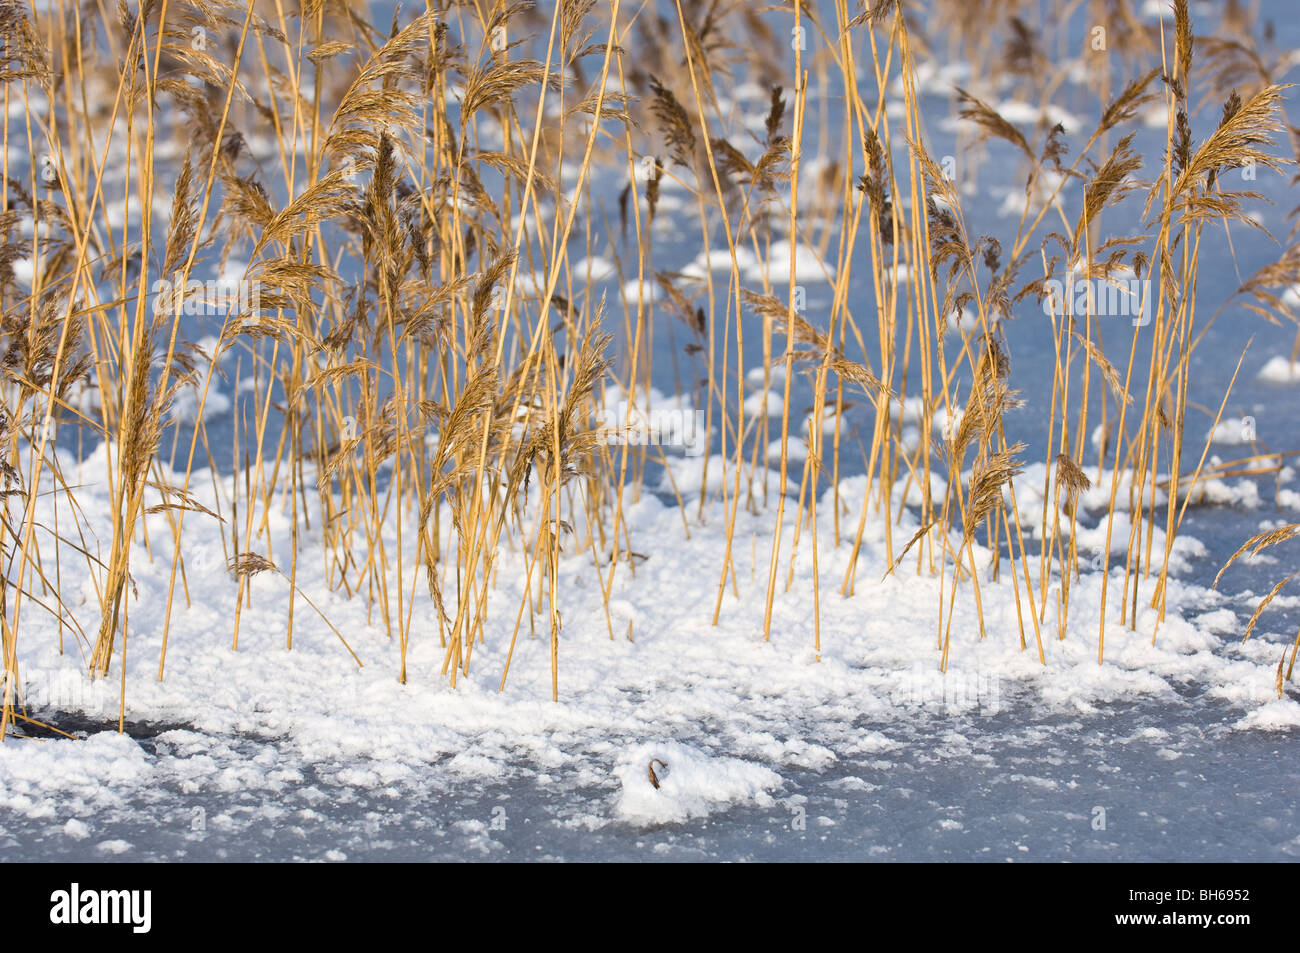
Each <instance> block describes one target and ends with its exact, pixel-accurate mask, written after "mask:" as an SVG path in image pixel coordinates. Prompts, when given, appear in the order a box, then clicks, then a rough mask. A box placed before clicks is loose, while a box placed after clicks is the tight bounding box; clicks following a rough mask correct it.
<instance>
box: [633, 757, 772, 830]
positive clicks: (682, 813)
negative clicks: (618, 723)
mask: <svg viewBox="0 0 1300 953" xmlns="http://www.w3.org/2000/svg"><path fill="white" fill-rule="evenodd" d="M651 769H653V770H654V771H655V773H656V780H657V781H658V785H659V786H658V787H657V788H656V787H655V786H654V784H653V783H652V782H651V780H650V771H651ZM614 774H615V776H616V777H617V778H618V781H619V783H620V784H621V785H622V792H621V793H620V795H619V798H618V802H617V805H616V811H617V814H618V816H619V818H621V819H622V820H625V821H628V822H629V823H632V824H638V825H650V824H664V823H668V822H670V821H684V820H687V819H689V818H692V817H704V816H706V815H708V814H709V813H711V812H712V811H714V810H717V809H718V808H719V807H723V806H726V805H728V804H731V803H747V802H752V803H754V804H757V805H758V806H760V807H766V806H769V805H771V804H772V798H771V796H770V793H769V792H771V791H772V790H774V789H776V788H778V787H780V786H781V777H780V775H778V774H777V773H776V772H775V771H773V770H772V769H771V768H768V767H765V766H763V765H761V764H754V763H752V762H749V761H744V760H741V759H739V758H728V757H716V756H710V755H709V754H708V753H706V752H704V751H701V750H700V749H699V748H694V747H691V746H689V745H683V744H678V743H675V742H670V741H660V742H656V743H650V744H641V745H637V746H636V747H634V748H632V749H631V750H629V751H627V752H626V753H625V754H624V755H622V756H620V758H619V760H618V763H617V767H615V769H614Z"/></svg>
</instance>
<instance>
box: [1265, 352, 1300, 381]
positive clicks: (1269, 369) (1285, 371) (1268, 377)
mask: <svg viewBox="0 0 1300 953" xmlns="http://www.w3.org/2000/svg"><path fill="white" fill-rule="evenodd" d="M1259 379H1260V380H1262V381H1271V382H1272V383H1274V384H1294V383H1296V382H1297V381H1300V364H1292V363H1291V362H1290V361H1289V360H1287V359H1286V358H1285V357H1282V356H1281V355H1280V354H1279V355H1275V356H1274V357H1271V358H1269V360H1268V363H1267V364H1265V365H1264V366H1263V367H1262V368H1260V371H1259Z"/></svg>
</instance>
